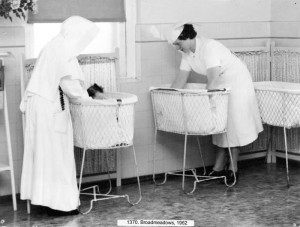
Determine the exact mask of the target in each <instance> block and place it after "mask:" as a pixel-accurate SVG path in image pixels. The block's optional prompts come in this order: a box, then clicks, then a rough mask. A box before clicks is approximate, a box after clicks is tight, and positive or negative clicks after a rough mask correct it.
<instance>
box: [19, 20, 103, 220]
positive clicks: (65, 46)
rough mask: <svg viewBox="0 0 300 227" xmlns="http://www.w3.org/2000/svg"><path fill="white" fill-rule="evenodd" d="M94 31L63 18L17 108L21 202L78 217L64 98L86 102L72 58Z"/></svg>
mask: <svg viewBox="0 0 300 227" xmlns="http://www.w3.org/2000/svg"><path fill="white" fill-rule="evenodd" d="M97 33H98V28H97V26H96V25H95V24H94V23H93V22H91V21H89V20H87V19H85V18H82V17H79V16H72V17H70V18H68V19H66V20H65V21H64V22H63V23H62V26H61V30H60V32H59V34H58V35H57V36H56V37H54V38H53V39H52V40H51V41H49V42H48V43H47V44H46V45H45V47H44V48H43V49H42V51H41V53H40V55H39V57H38V59H37V61H36V64H35V67H34V70H33V73H32V75H31V78H30V80H29V83H28V86H27V88H26V90H25V93H24V96H23V99H22V101H21V104H20V109H21V111H22V112H23V113H25V125H26V127H25V135H24V158H23V168H22V176H21V192H20V194H21V199H22V200H30V201H31V203H32V204H34V205H40V206H42V207H45V208H46V209H47V210H50V211H53V212H54V213H55V212H56V213H58V214H66V215H67V214H77V213H78V211H77V208H78V206H79V192H78V187H77V181H76V169H75V159H74V147H73V129H72V122H71V117H70V110H69V99H70V98H76V99H90V98H89V96H88V93H87V91H86V90H85V89H84V88H83V82H84V77H83V73H82V71H81V68H80V66H79V63H78V61H77V58H76V56H78V55H79V53H81V52H82V51H83V50H84V49H85V48H86V47H87V45H88V44H89V43H90V42H91V41H92V40H93V39H94V38H95V37H96V35H97Z"/></svg>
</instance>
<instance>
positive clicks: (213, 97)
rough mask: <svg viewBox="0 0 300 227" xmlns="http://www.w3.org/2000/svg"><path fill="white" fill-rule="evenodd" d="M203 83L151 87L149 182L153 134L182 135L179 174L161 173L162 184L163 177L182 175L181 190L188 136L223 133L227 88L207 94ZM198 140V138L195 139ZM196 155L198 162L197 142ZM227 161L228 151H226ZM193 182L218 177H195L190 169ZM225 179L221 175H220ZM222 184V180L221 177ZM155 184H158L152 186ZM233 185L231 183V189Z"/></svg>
mask: <svg viewBox="0 0 300 227" xmlns="http://www.w3.org/2000/svg"><path fill="white" fill-rule="evenodd" d="M204 87H205V85H204V84H187V85H186V87H185V89H170V88H168V87H167V86H162V87H152V88H150V93H151V97H152V106H153V113H154V121H155V141H154V151H153V162H154V164H153V166H154V168H153V181H154V182H155V183H156V180H155V174H156V172H155V159H156V158H155V154H156V138H157V131H166V132H173V133H179V134H184V135H185V142H184V154H183V160H184V161H183V168H182V174H178V173H177V172H178V171H175V172H167V173H165V179H164V181H163V182H162V183H161V184H164V183H165V182H166V179H167V174H173V175H182V189H183V190H185V189H184V182H185V171H186V167H185V166H186V145H187V136H188V135H211V134H219V133H226V128H227V115H228V97H229V93H230V89H222V90H215V91H207V90H206V89H204ZM197 139H198V137H197ZM198 145H199V152H200V156H201V159H202V163H203V166H204V168H205V165H204V161H203V158H202V153H201V147H200V142H199V139H198ZM229 154H230V159H231V160H232V158H231V152H230V148H229ZM191 171H192V173H193V175H187V176H193V177H195V181H194V188H193V190H192V191H191V192H190V193H193V192H194V191H195V189H196V183H198V182H201V181H206V180H211V179H216V178H220V177H208V176H198V175H196V171H195V170H194V169H191ZM222 177H223V178H225V177H224V176H222ZM225 182H226V178H225ZM156 184H158V183H156ZM234 184H235V182H233V184H232V185H228V186H233V185H234Z"/></svg>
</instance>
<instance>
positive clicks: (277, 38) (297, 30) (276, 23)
mask: <svg viewBox="0 0 300 227" xmlns="http://www.w3.org/2000/svg"><path fill="white" fill-rule="evenodd" d="M271 15H272V17H271V21H272V22H271V28H272V29H271V38H272V41H274V42H275V45H277V46H300V1H299V0H293V1H285V0H272V5H271Z"/></svg>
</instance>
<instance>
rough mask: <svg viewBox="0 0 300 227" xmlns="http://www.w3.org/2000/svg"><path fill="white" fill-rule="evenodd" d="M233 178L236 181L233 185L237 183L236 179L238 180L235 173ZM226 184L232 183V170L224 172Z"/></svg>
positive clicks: (237, 175) (237, 174)
mask: <svg viewBox="0 0 300 227" xmlns="http://www.w3.org/2000/svg"><path fill="white" fill-rule="evenodd" d="M235 178H236V181H235V184H236V183H237V182H238V179H239V173H238V172H235ZM226 182H227V184H233V182H234V173H233V171H232V170H227V171H226Z"/></svg>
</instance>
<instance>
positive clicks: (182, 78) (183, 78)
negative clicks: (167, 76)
mask: <svg viewBox="0 0 300 227" xmlns="http://www.w3.org/2000/svg"><path fill="white" fill-rule="evenodd" d="M189 75H190V71H185V70H180V72H179V74H178V75H177V76H176V78H175V80H174V81H173V83H172V85H171V88H179V89H182V88H183V87H184V85H185V84H186V82H187V79H188V78H189Z"/></svg>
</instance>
